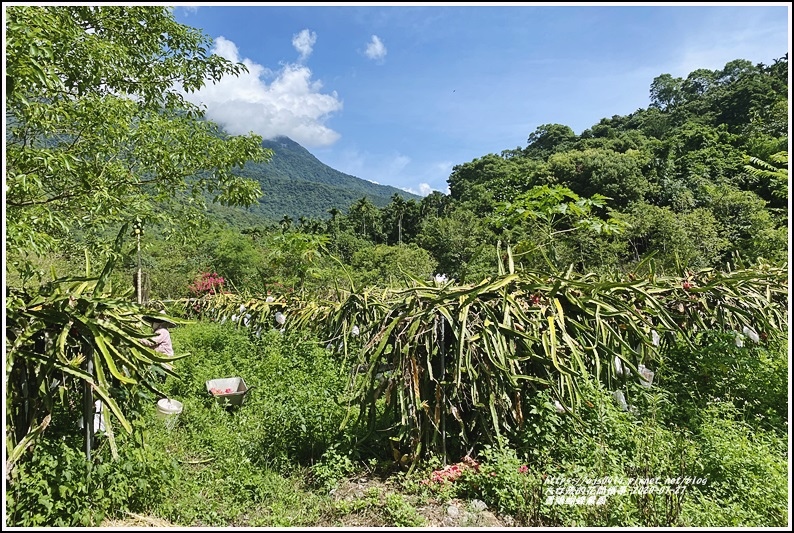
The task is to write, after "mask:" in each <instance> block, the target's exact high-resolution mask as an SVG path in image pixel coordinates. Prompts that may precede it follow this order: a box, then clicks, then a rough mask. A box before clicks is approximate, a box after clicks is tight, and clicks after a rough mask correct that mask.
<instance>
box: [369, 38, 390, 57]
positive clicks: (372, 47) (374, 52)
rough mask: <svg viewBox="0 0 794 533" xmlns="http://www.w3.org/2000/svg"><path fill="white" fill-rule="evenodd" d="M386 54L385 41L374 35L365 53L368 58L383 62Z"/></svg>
mask: <svg viewBox="0 0 794 533" xmlns="http://www.w3.org/2000/svg"><path fill="white" fill-rule="evenodd" d="M386 52H387V50H386V45H384V44H383V41H381V40H380V38H379V37H378V36H377V35H373V36H372V40H370V42H369V43H367V50H366V52H365V53H366V54H367V57H368V58H370V59H374V60H376V61H383V58H384V57H386Z"/></svg>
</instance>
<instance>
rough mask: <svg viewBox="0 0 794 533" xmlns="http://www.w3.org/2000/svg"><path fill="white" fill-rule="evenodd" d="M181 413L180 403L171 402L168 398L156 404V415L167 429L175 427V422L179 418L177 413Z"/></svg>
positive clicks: (176, 401)
mask: <svg viewBox="0 0 794 533" xmlns="http://www.w3.org/2000/svg"><path fill="white" fill-rule="evenodd" d="M181 412H182V402H180V401H178V400H172V399H170V398H163V399H162V400H159V401H158V402H157V415H158V416H159V417H160V418H163V419H165V426H166V427H167V428H168V429H173V428H174V425H176V420H177V418H179V413H181Z"/></svg>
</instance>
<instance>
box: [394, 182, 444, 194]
mask: <svg viewBox="0 0 794 533" xmlns="http://www.w3.org/2000/svg"><path fill="white" fill-rule="evenodd" d="M401 188H402V190H404V191H407V192H409V193H411V194H417V195H419V196H427V195H428V194H430V193H431V192H433V191H434V190H436V189H433V188H432V187H431V186H430V184H429V183H420V184H419V188H418V189H414V188H413V187H401ZM439 192H440V191H439Z"/></svg>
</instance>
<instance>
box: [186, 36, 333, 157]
mask: <svg viewBox="0 0 794 533" xmlns="http://www.w3.org/2000/svg"><path fill="white" fill-rule="evenodd" d="M305 31H307V30H304V32H305ZM304 32H301V33H300V34H298V36H300V35H302V34H303V33H304ZM298 36H296V39H293V44H295V42H296V41H299V44H300V46H304V45H305V44H307V43H309V41H312V42H313V39H314V37H313V36H306V39H305V40H301V39H298V38H297V37H298ZM296 48H298V46H297V45H296ZM298 50H299V51H301V53H303V52H304V51H306V50H308V53H311V46H310V45H308V47H304V48H302V49H301V48H298ZM213 52H214V53H216V54H218V55H220V56H222V57H224V58H226V59H228V60H230V61H233V62H242V63H243V64H244V65H245V66H246V67H247V68H248V72H247V73H242V74H240V75H239V76H236V77H235V76H224V77H223V78H222V79H221V81H220V82H218V83H216V84H211V85H206V86H204V87H202V88H201V90H200V91H198V92H195V93H190V94H187V95H186V96H185V97H186V99H187V100H189V101H190V102H193V103H194V104H198V105H202V104H203V105H204V106H206V115H207V118H208V119H210V120H212V121H213V122H217V123H218V124H220V125H222V126H223V127H224V128H225V129H226V131H228V132H229V133H230V134H232V135H244V134H247V133H249V132H254V133H257V134H259V135H261V136H262V137H264V138H266V139H269V138H272V137H276V136H278V135H286V136H287V137H289V138H291V139H293V140H294V141H295V142H297V143H299V144H301V145H303V146H305V147H317V146H328V145H331V144H333V143H334V142H336V141H337V140H338V139H339V137H340V136H339V133H337V132H335V131H333V130H332V129H331V128H329V127H328V126H326V125H325V122H326V121H327V120H328V118H329V117H330V116H331V114H333V113H334V112H336V111H340V110H341V109H342V101H341V100H340V99H339V97H338V95H337V94H336V92H335V91H334V92H332V93H330V94H323V93H322V92H321V89H322V83H321V82H320V81H317V80H312V72H311V70H310V69H309V68H308V67H306V66H305V65H301V64H285V65H283V66H282V67H281V68H280V70H278V71H272V70H270V69H268V68H266V67H264V66H262V65H259V64H256V63H254V62H253V61H251V60H250V59H241V58H240V56H239V52H238V50H237V46H236V45H235V44H234V43H233V42H232V41H230V40H228V39H225V38H224V37H218V38H217V39H216V41H215V48H214V50H213ZM268 80H269V81H270V83H268Z"/></svg>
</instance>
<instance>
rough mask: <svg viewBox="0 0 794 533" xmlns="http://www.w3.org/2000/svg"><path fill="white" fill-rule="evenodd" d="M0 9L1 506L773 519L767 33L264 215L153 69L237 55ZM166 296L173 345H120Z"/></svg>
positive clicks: (232, 156) (783, 104)
mask: <svg viewBox="0 0 794 533" xmlns="http://www.w3.org/2000/svg"><path fill="white" fill-rule="evenodd" d="M7 14H8V24H7V34H8V35H7V43H6V45H7V53H8V60H7V71H8V77H7V82H8V83H9V87H8V94H7V97H6V98H7V99H6V102H7V119H8V120H7V122H8V129H7V131H6V140H7V144H8V150H7V157H6V166H7V180H6V181H7V192H6V227H7V236H8V238H7V242H6V252H7V254H6V282H7V286H6V311H5V312H6V340H5V343H6V350H5V356H6V383H7V385H8V386H7V387H6V392H5V393H6V413H5V414H6V449H7V456H6V472H7V477H6V495H7V508H6V515H7V517H8V525H13V526H97V525H100V524H101V523H102V521H103V519H106V518H109V517H113V518H120V517H123V515H124V513H143V514H148V515H152V516H156V517H159V518H160V519H164V520H168V521H169V522H170V523H173V524H176V525H180V526H208V527H222V526H303V527H307V526H312V525H318V524H321V525H348V526H349V525H362V524H361V522H364V523H371V524H375V525H397V526H406V527H411V526H421V525H450V524H448V523H447V522H445V520H448V519H449V518H450V517H452V516H453V515H454V516H460V520H459V521H458V522H456V523H455V524H454V525H459V526H460V525H477V524H481V520H483V515H484V512H485V510H486V509H487V510H488V512H489V513H495V515H493V516H494V517H495V516H496V515H498V517H499V518H501V519H503V520H504V521H505V522H507V521H508V520H509V521H510V524H513V525H526V526H693V527H694V526H698V527H706V526H707V527H721V526H765V527H770V526H771V527H776V526H783V525H785V524H787V523H788V521H789V520H790V517H789V512H790V510H789V509H788V508H787V505H788V494H787V490H788V481H787V479H788V471H787V460H788V455H789V449H788V441H787V436H788V432H789V429H788V423H789V421H788V416H789V399H788V398H789V396H788V389H789V387H788V385H789V384H788V382H787V379H788V341H789V338H788V337H789V326H788V324H789V317H788V314H787V310H788V304H789V301H788V298H789V296H788V294H789V288H788V277H787V271H788V265H787V263H786V261H787V257H788V231H787V226H788V212H787V210H786V206H787V201H788V171H787V169H786V168H785V166H786V165H787V162H788V156H787V153H786V152H785V149H786V147H787V143H788V115H787V91H788V87H787V81H788V58H787V56H785V57H782V58H780V59H777V60H775V61H774V63H773V64H772V65H763V64H759V65H753V64H751V63H749V62H747V61H744V60H736V61H732V62H730V63H728V64H726V65H725V68H724V69H720V70H718V71H708V70H704V69H700V70H697V71H695V72H693V73H692V74H690V75H689V76H688V77H687V78H686V79H679V78H673V77H671V76H670V75H667V74H663V75H661V76H659V77H657V78H656V79H655V80H654V81H653V83H652V85H651V91H650V92H651V105H650V106H649V107H648V108H647V109H641V110H638V111H637V112H635V113H633V114H632V115H629V116H625V117H620V116H615V117H612V118H611V119H604V120H602V121H600V122H599V124H596V125H594V126H593V127H592V128H589V129H588V130H585V131H584V132H582V133H581V134H580V135H576V134H575V133H574V132H573V131H571V129H570V128H568V127H567V126H564V125H560V124H545V125H541V126H539V127H538V128H537V129H536V131H535V132H533V133H531V134H530V135H529V137H528V142H527V146H526V147H524V148H521V147H519V148H516V149H511V150H505V151H504V152H502V154H500V155H496V154H487V155H485V156H483V157H482V158H478V159H475V160H474V161H471V162H468V163H462V164H459V165H457V166H456V167H454V169H453V171H452V173H451V175H450V177H449V185H450V194H449V195H443V194H440V193H433V194H431V195H429V196H427V197H425V198H423V199H422V200H421V201H418V202H417V201H416V200H413V199H408V200H406V199H405V198H404V197H402V196H400V195H398V194H395V195H394V196H392V197H391V199H390V202H389V203H388V204H386V205H384V206H382V207H379V206H376V205H375V204H373V203H372V202H371V201H370V200H368V199H367V198H366V197H364V198H360V199H359V200H357V201H355V202H354V203H353V204H352V205H350V207H349V208H348V209H347V211H346V212H343V211H342V210H341V209H339V208H332V209H330V210H329V211H328V212H327V214H328V217H325V218H320V217H311V216H305V217H304V216H299V217H298V218H297V220H294V219H293V217H292V216H290V215H285V216H283V217H282V218H281V219H278V220H271V221H265V220H259V219H252V218H251V217H250V213H247V214H246V215H244V216H243V215H240V214H239V212H238V213H236V214H235V212H234V211H230V210H229V208H228V206H233V205H243V206H245V205H251V203H252V202H255V201H256V198H257V196H258V193H259V187H260V185H259V184H257V183H256V181H255V180H254V181H252V180H250V179H246V178H245V177H244V176H243V175H245V176H247V177H248V178H254V179H256V176H254V175H251V174H250V173H248V174H246V172H249V171H250V170H251V169H252V168H256V164H258V163H262V162H265V161H266V160H267V159H268V157H269V156H270V155H271V153H270V152H269V151H268V150H266V149H263V148H262V145H261V139H259V138H257V137H255V136H251V137H229V136H226V135H225V134H224V133H223V132H222V131H220V129H219V128H217V127H216V126H215V125H213V124H212V123H210V122H208V121H205V120H203V118H202V117H201V113H200V110H199V109H197V108H195V107H193V106H191V105H189V104H187V103H186V102H185V101H184V100H183V99H182V97H181V96H180V95H179V93H177V92H175V91H173V90H171V89H170V88H171V87H172V83H173V81H174V80H179V81H180V82H181V83H182V84H183V86H184V87H186V88H188V89H189V88H196V87H198V86H200V85H201V84H202V83H205V82H206V81H207V80H208V79H217V78H218V77H220V76H222V75H234V74H236V73H239V72H240V71H241V70H242V69H244V66H242V65H234V64H230V63H228V62H227V61H226V60H224V59H222V58H219V57H217V56H212V55H207V54H206V49H207V46H206V45H207V44H208V39H207V37H206V36H204V35H202V34H201V33H200V32H198V31H196V30H194V29H192V28H187V27H184V26H181V25H178V24H176V23H175V21H174V20H173V19H172V17H171V15H170V13H169V11H168V10H167V9H166V8H158V7H120V6H107V7H98V8H86V7H80V6H49V7H37V6H14V7H10V8H8V10H7ZM142 27H145V28H147V31H145V32H144V31H143V30H142V29H141V28H142ZM154 28H157V29H158V30H160V31H148V30H150V29H154ZM86 29H90V30H91V31H86ZM130 43H135V44H136V45H135V46H129V44H130ZM164 52H167V53H165V55H162V54H163V53H164ZM110 56H117V57H120V58H123V59H124V60H123V61H121V60H119V61H108V60H107V57H110ZM197 146H201V147H202V149H201V150H199V149H197V148H196V147H197ZM208 146H209V147H210V149H207V147H208ZM252 164H253V165H252ZM246 165H248V166H247V167H246ZM243 167H246V168H247V171H246V172H242V174H241V171H242V169H243ZM260 183H261V182H260ZM205 199H215V200H217V201H218V202H219V203H221V204H223V205H224V206H226V207H225V208H224V210H223V211H222V214H219V212H217V211H216V212H211V213H210V216H206V213H202V209H201V206H202V204H203V202H204V200H205ZM197 206H198V207H199V209H195V207H197ZM86 214H89V215H86ZM238 215H239V216H238ZM136 220H138V221H142V225H143V227H144V228H145V233H144V234H143V238H142V250H141V252H140V253H136V252H137V250H136V247H135V244H136V241H134V240H133V239H134V237H133V235H132V234H130V233H129V224H130V223H131V222H133V221H136ZM242 220H246V221H247V222H245V225H241V223H240V222H241V221H242ZM250 221H254V223H253V224H250V225H249V223H248V222H250ZM174 230H178V231H176V232H175V231H174ZM138 235H140V234H138ZM176 235H181V236H182V237H183V238H182V239H177V238H176ZM139 263H140V266H141V269H142V270H143V271H144V272H145V273H146V275H147V277H146V282H147V285H146V290H145V291H142V294H135V295H134V294H133V292H132V284H131V279H132V274H133V273H134V272H136V271H137V268H138V265H139ZM92 265H102V268H101V269H96V268H95V267H92ZM143 292H145V295H144V294H143ZM138 298H140V300H138ZM160 310H166V311H167V312H168V315H169V316H171V317H172V318H173V319H174V320H175V321H176V323H177V324H178V327H176V328H174V329H173V331H172V334H173V337H174V344H175V346H176V349H177V355H176V356H175V357H161V356H160V355H159V354H158V353H157V352H154V351H153V350H150V349H148V348H144V347H143V346H142V345H140V344H139V342H138V341H139V340H141V339H142V338H144V337H146V336H148V335H149V332H148V331H147V327H146V325H145V322H144V320H143V317H144V316H145V315H147V314H150V313H155V312H158V311H160ZM177 317H179V318H177ZM232 376H238V377H242V378H244V379H245V381H246V384H247V385H248V386H249V387H250V392H248V393H247V394H246V400H245V402H244V403H243V405H241V406H238V407H231V408H225V407H223V406H221V405H220V404H219V403H218V402H217V401H216V399H215V398H213V397H212V396H211V395H210V394H209V393H208V391H207V388H206V382H207V381H208V380H210V379H215V378H224V377H232ZM166 397H167V398H173V399H177V400H179V401H180V402H182V406H183V409H182V412H181V413H180V414H178V415H171V417H170V418H162V417H161V416H160V415H158V413H157V411H156V409H155V402H156V401H157V400H158V399H160V398H166ZM95 400H98V401H99V405H100V406H101V412H100V413H99V414H98V415H97V416H96V417H95V416H94V414H95V406H94V401H95ZM364 477H366V478H367V480H368V482H370V483H373V482H377V483H380V484H381V485H371V486H366V485H365V486H364V488H361V489H360V490H359V489H357V490H355V491H351V495H352V496H351V497H343V496H342V495H340V494H341V492H343V489H344V487H345V486H346V483H349V480H351V479H354V480H361V479H362V478H364ZM607 478H609V480H610V481H609V482H607V481H605V480H606V479H607ZM629 480H632V481H629ZM649 480H654V481H649ZM361 483H362V484H364V482H363V481H362V482H361ZM649 486H650V487H652V488H654V489H658V490H648V488H649ZM639 489H643V490H639ZM599 490H600V491H599ZM610 491H611V492H610ZM464 501H465V502H468V503H467V504H465V506H461V504H460V502H464ZM445 506H448V507H445ZM434 507H435V508H440V509H442V513H441V515H442V516H441V517H438V516H435V517H430V516H427V515H426V514H423V513H426V511H427V509H429V508H434ZM477 513H479V514H477ZM442 518H443V520H442ZM494 519H496V518H494Z"/></svg>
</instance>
